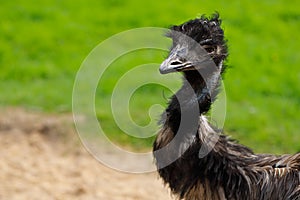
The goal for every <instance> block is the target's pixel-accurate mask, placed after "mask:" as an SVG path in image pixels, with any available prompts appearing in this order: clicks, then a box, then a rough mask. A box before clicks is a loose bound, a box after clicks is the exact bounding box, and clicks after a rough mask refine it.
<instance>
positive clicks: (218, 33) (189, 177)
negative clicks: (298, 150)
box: [153, 14, 300, 200]
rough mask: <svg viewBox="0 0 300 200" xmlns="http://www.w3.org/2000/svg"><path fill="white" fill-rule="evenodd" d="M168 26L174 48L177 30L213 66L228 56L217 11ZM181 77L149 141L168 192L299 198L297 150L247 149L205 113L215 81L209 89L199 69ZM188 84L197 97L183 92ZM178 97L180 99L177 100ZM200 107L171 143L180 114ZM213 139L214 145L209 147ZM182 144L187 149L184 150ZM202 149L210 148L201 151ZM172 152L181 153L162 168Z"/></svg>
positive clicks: (190, 198)
mask: <svg viewBox="0 0 300 200" xmlns="http://www.w3.org/2000/svg"><path fill="white" fill-rule="evenodd" d="M170 29H171V31H170V32H169V33H168V34H167V35H168V36H169V37H171V38H172V39H173V46H172V48H173V47H174V46H176V44H178V43H180V42H182V41H180V40H179V39H178V37H179V36H178V34H177V32H180V33H183V34H185V35H187V36H189V37H192V38H193V39H194V40H195V41H197V43H198V44H200V45H201V46H202V47H203V48H205V49H206V51H207V52H208V54H209V55H210V56H211V58H212V59H213V61H214V62H215V64H216V65H217V66H219V65H222V64H223V61H225V60H226V57H227V55H228V53H227V46H226V40H225V39H224V32H223V30H222V29H221V20H220V19H219V16H218V14H215V15H213V16H212V17H210V18H207V17H205V16H202V17H201V18H197V19H194V20H191V21H188V22H186V23H184V24H181V25H179V26H172V27H171V28H170ZM224 70H225V65H222V69H221V71H220V74H219V78H218V79H217V80H218V81H219V80H220V77H221V75H222V74H223V72H224ZM183 75H184V77H185V79H184V82H183V86H182V88H181V89H180V90H179V91H178V92H177V93H176V94H175V95H174V96H173V97H172V98H171V99H170V102H169V105H168V107H167V109H166V111H165V112H164V114H163V119H162V120H161V121H162V128H161V130H160V132H159V134H158V135H157V138H156V140H155V142H154V145H153V151H154V157H155V162H156V165H157V167H158V172H159V175H160V176H161V177H162V179H163V180H164V182H165V183H166V184H167V185H168V186H169V187H170V189H171V191H172V193H173V194H175V195H177V197H178V198H179V199H183V198H184V199H186V200H200V199H203V200H225V199H231V200H238V199H241V200H287V199H288V200H296V199H300V172H299V170H300V154H295V155H282V156H275V155H268V154H254V153H253V152H252V150H251V149H249V148H247V147H245V146H243V145H240V144H238V143H236V142H235V141H234V140H230V139H229V138H228V137H227V136H225V135H224V134H223V133H222V131H221V130H218V129H216V128H215V127H213V126H212V125H211V124H210V123H209V122H208V121H207V120H206V118H205V116H204V114H205V113H206V112H207V111H209V109H210V106H211V104H212V103H213V101H214V100H215V98H216V95H217V93H218V84H219V83H218V84H217V87H215V88H213V90H212V91H208V90H207V84H206V82H205V81H204V78H203V77H202V76H201V73H199V72H198V71H197V70H188V71H183ZM189 85H191V86H192V88H193V92H194V93H195V94H196V96H195V95H193V94H191V92H190V91H188V90H187V87H188V86H189ZM178 99H183V101H182V100H181V101H180V103H179V100H178ZM195 102H196V103H195ZM198 106H199V110H200V113H199V115H198V116H191V120H190V121H191V122H190V124H188V125H190V126H186V127H184V128H185V129H184V130H185V134H184V137H183V138H182V140H180V141H176V142H175V144H173V145H169V144H170V142H171V141H172V140H173V139H174V137H175V136H176V135H177V134H178V131H179V125H180V123H181V120H182V119H181V116H182V115H183V114H186V113H191V112H192V111H193V110H194V109H196V107H198ZM195 121H196V123H195ZM195 126H196V127H195ZM214 139H216V141H215V145H212V143H211V141H212V140H214ZM185 146H188V148H187V149H184V148H183V147H185ZM163 147H164V148H166V149H167V151H166V153H164V154H158V153H157V152H156V151H157V150H159V149H161V148H163ZM201 149H209V150H210V151H209V153H208V154H205V153H204V154H201ZM182 151H183V152H182ZM172 155H181V156H180V157H179V158H178V159H177V160H176V161H174V162H172V163H171V164H169V165H168V166H164V163H166V161H168V159H170V156H172Z"/></svg>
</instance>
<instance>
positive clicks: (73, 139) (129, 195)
mask: <svg viewBox="0 0 300 200" xmlns="http://www.w3.org/2000/svg"><path fill="white" fill-rule="evenodd" d="M0 158H1V159H0V199H1V200H2V199H4V200H6V199H9V200H13V199H24V200H25V199H38V200H40V199H43V200H44V199H45V200H47V199H64V200H65V199H108V200H119V199H120V200H121V199H122V200H124V199H128V200H133V199H146V200H152V199H153V200H158V199H163V200H165V199H171V198H170V194H169V191H168V190H167V189H166V188H165V187H164V186H163V184H162V182H161V180H159V178H158V176H157V174H156V173H148V174H128V173H122V172H118V171H115V170H112V169H109V168H107V167H105V166H103V165H102V164H100V163H99V162H98V161H96V160H95V159H94V158H93V157H92V156H91V155H90V154H89V153H87V152H86V150H85V149H84V148H83V147H82V145H81V143H80V142H79V139H78V137H77V134H76V132H75V130H74V128H73V125H72V117H71V115H49V114H41V113H37V112H28V111H25V110H23V109H15V108H8V109H3V108H2V109H1V113H0Z"/></svg>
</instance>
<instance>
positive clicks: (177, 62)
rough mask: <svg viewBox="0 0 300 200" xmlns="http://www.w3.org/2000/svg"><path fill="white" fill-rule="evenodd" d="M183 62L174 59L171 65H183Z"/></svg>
mask: <svg viewBox="0 0 300 200" xmlns="http://www.w3.org/2000/svg"><path fill="white" fill-rule="evenodd" d="M181 64H182V62H180V61H173V62H171V65H181Z"/></svg>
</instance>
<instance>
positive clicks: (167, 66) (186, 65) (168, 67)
mask: <svg viewBox="0 0 300 200" xmlns="http://www.w3.org/2000/svg"><path fill="white" fill-rule="evenodd" d="M184 60H185V59H183V58H181V57H180V56H179V55H178V48H175V49H173V50H172V51H171V53H170V55H169V57H168V58H167V59H166V60H165V61H164V62H163V63H162V64H161V65H160V67H159V72H160V73H161V74H167V73H170V72H176V71H185V70H188V69H190V68H192V65H191V63H190V62H186V61H184Z"/></svg>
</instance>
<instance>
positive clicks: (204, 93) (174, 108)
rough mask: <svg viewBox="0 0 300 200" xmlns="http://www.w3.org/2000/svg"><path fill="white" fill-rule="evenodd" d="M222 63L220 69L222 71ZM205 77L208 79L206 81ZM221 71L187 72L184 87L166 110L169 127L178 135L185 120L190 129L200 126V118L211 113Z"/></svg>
mask: <svg viewBox="0 0 300 200" xmlns="http://www.w3.org/2000/svg"><path fill="white" fill-rule="evenodd" d="M221 65H222V63H221V64H220V65H219V68H218V69H221ZM203 75H205V76H206V77H207V78H206V79H204V78H203ZM219 81H220V70H215V71H209V72H208V71H197V70H193V71H185V72H184V81H183V86H182V87H181V88H180V89H179V90H178V91H177V93H176V94H175V95H174V96H172V98H171V101H170V103H169V106H168V108H167V109H166V113H165V114H166V115H167V121H165V123H167V125H168V126H169V127H171V129H172V131H173V132H174V133H175V134H176V133H177V131H178V128H179V125H180V124H181V123H182V120H184V119H183V118H188V119H187V121H188V123H190V127H194V126H198V125H199V124H198V122H199V116H201V115H202V114H205V113H207V112H208V111H209V109H210V107H211V104H212V102H213V101H214V100H215V98H216V96H217V93H218V86H219Z"/></svg>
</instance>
